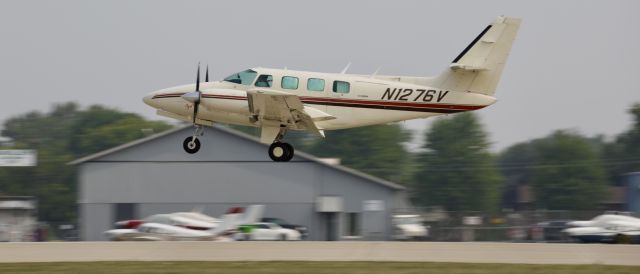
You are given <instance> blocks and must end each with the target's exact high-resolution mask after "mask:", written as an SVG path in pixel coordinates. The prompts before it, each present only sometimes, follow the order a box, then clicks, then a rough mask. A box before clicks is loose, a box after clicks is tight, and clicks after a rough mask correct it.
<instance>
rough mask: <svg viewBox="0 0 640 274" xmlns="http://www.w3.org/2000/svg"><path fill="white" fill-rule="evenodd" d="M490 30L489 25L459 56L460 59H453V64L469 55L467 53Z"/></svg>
mask: <svg viewBox="0 0 640 274" xmlns="http://www.w3.org/2000/svg"><path fill="white" fill-rule="evenodd" d="M490 28H491V25H488V26H487V27H486V28H484V30H483V31H482V32H481V33H480V34H479V35H478V36H477V37H476V39H473V41H472V42H471V44H469V45H468V46H467V47H466V48H465V49H464V50H463V51H462V52H461V53H460V54H458V57H456V59H453V62H451V63H455V62H458V60H460V58H462V56H464V55H465V54H467V51H469V50H470V49H471V48H472V47H473V46H474V45H475V44H476V43H477V42H478V40H480V38H482V36H483V35H484V34H485V33H487V31H489V29H490Z"/></svg>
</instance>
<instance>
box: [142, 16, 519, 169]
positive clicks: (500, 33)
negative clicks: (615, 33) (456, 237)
mask: <svg viewBox="0 0 640 274" xmlns="http://www.w3.org/2000/svg"><path fill="white" fill-rule="evenodd" d="M519 26H520V19H518V18H510V17H502V16H500V17H497V18H496V19H495V20H494V21H493V22H492V23H491V24H490V25H489V26H487V27H486V28H484V30H483V31H482V32H481V33H480V35H478V36H477V37H476V38H475V39H474V40H473V41H472V42H471V44H469V45H468V46H467V47H466V48H465V49H464V50H463V51H462V52H461V53H460V54H459V55H458V56H457V57H456V58H454V59H453V62H452V63H451V64H450V65H449V67H448V68H447V69H445V71H444V72H442V73H441V74H440V75H438V76H436V77H414V76H387V75H378V74H377V71H376V72H374V73H373V74H371V75H356V74H346V71H347V69H348V67H349V66H348V65H347V67H346V68H345V69H344V70H342V72H341V73H339V74H335V73H318V72H306V71H295V70H288V69H268V68H253V69H248V70H245V71H241V72H238V73H235V74H232V75H231V76H229V77H226V78H224V80H222V81H217V82H209V68H208V67H207V73H206V78H205V83H202V84H201V83H200V65H198V72H197V77H196V83H195V85H194V84H190V85H183V86H177V87H172V88H167V89H162V90H159V91H156V92H153V93H151V94H149V95H147V96H145V97H144V99H143V100H144V102H145V103H146V104H148V105H150V106H152V107H154V108H156V109H157V114H158V115H162V116H166V117H170V118H174V119H178V120H182V121H187V122H191V123H193V125H194V131H193V134H192V136H189V137H187V138H186V139H185V140H184V142H183V148H184V150H185V151H186V152H187V153H196V152H198V150H199V149H200V141H199V140H198V136H201V135H202V132H203V131H202V126H203V125H206V126H212V125H213V123H214V122H221V123H229V124H237V125H245V126H254V127H260V128H261V137H260V140H261V142H263V143H266V144H271V145H270V147H269V151H268V152H269V157H270V158H271V159H272V160H273V161H285V162H286V161H289V160H291V158H292V157H293V155H294V149H293V147H292V146H291V145H290V144H288V143H285V142H282V139H283V137H284V136H285V134H286V133H287V131H288V130H307V131H311V132H313V133H315V134H317V135H319V136H322V137H324V135H325V133H324V132H325V130H335V129H345V128H353V127H361V126H368V125H375V124H384V123H390V122H397V121H404V120H409V119H417V118H427V117H431V116H436V115H442V114H448V113H456V112H463V111H472V110H478V109H481V108H484V107H486V106H489V105H491V104H493V103H494V102H495V101H496V98H495V97H494V94H495V92H496V87H497V85H498V81H499V80H500V76H501V74H502V70H503V69H504V66H505V63H506V61H507V57H508V55H509V52H510V50H511V45H512V43H513V40H514V39H515V37H516V34H517V31H518V28H519Z"/></svg>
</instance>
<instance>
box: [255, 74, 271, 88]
mask: <svg viewBox="0 0 640 274" xmlns="http://www.w3.org/2000/svg"><path fill="white" fill-rule="evenodd" d="M271 83H273V76H271V75H267V74H262V75H260V76H258V80H256V83H255V86H256V87H261V88H270V87H271Z"/></svg>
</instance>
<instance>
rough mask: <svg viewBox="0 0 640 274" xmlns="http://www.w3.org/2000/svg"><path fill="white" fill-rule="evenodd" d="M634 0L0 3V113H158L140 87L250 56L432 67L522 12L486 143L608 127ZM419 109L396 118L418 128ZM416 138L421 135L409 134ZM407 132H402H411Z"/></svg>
mask: <svg viewBox="0 0 640 274" xmlns="http://www.w3.org/2000/svg"><path fill="white" fill-rule="evenodd" d="M638 11H640V1H611V0H609V1H557V0H556V1H492V0H485V1H457V0H454V1H403V0H395V1H237V0H236V1H60V0H59V1H29V0H27V1H12V0H3V1H1V2H0V90H1V93H0V94H2V98H1V99H0V122H4V121H5V120H6V119H8V118H10V117H14V116H16V115H20V114H24V113H26V112H29V111H33V110H40V111H45V112H46V111H49V110H50V109H51V106H52V105H53V104H54V103H62V102H68V101H75V102H78V103H80V104H81V105H83V106H88V105H92V104H102V105H106V106H111V107H115V108H117V109H119V110H122V111H128V112H135V113H139V114H141V115H143V116H144V117H147V118H152V119H161V118H160V117H158V116H156V115H155V112H154V110H153V109H152V108H150V107H148V106H147V105H145V104H144V103H143V102H142V97H143V96H144V95H145V94H147V93H149V92H151V91H154V90H158V89H161V88H165V87H170V86H175V85H180V84H187V83H193V82H194V81H195V71H196V65H197V63H198V62H199V61H200V62H202V63H203V64H209V65H210V67H211V71H212V79H221V78H224V77H225V76H227V75H229V74H232V73H234V72H237V71H240V70H243V69H246V68H250V67H257V66H260V67H273V68H283V67H288V68H289V69H299V70H311V71H320V72H339V71H340V70H342V68H343V67H344V66H345V65H346V64H347V63H349V62H351V63H352V65H351V68H350V70H349V72H350V73H365V74H368V73H372V72H374V71H375V70H376V69H377V68H378V67H381V69H380V72H379V74H389V75H414V76H433V75H436V74H438V73H439V72H440V71H442V70H444V69H446V68H447V67H448V65H449V63H450V62H451V60H452V59H453V58H454V57H455V56H456V55H457V54H458V53H459V52H460V51H462V50H463V49H464V47H466V45H467V44H469V42H470V41H471V40H473V38H475V36H476V35H477V34H478V33H479V32H480V31H482V29H483V28H484V27H485V26H486V25H487V24H489V23H490V22H491V21H492V20H493V19H494V18H495V17H496V16H498V15H507V16H514V17H520V18H522V19H523V23H522V26H521V28H520V31H519V34H518V37H517V38H516V42H515V44H514V46H513V49H512V52H511V55H510V58H509V60H508V63H507V66H506V68H505V71H504V73H503V75H502V80H501V82H500V84H499V85H498V90H497V94H496V96H497V97H498V102H497V103H496V104H494V105H493V106H490V107H488V108H485V109H483V110H480V111H478V112H477V113H478V114H479V116H480V118H481V121H482V123H483V124H484V126H485V129H486V130H487V132H488V133H489V136H490V140H491V142H492V149H493V150H494V151H499V150H501V149H504V148H506V147H508V146H509V145H512V144H515V143H518V142H523V141H527V140H529V139H532V138H540V137H544V136H546V135H548V134H550V133H551V132H553V131H554V130H558V129H571V130H575V131H578V132H580V133H582V134H585V135H587V136H595V135H599V134H604V135H605V136H607V137H609V138H612V137H613V136H615V135H616V134H618V133H620V132H623V131H624V130H626V129H628V128H629V127H630V125H631V122H632V120H631V116H630V115H628V114H627V110H628V109H629V108H630V106H631V105H632V104H633V103H634V102H640V88H638V79H639V78H640V77H639V76H640V65H639V64H640V31H639V28H640V16H638V14H637V13H638ZM432 121H433V118H431V119H420V120H412V121H407V122H403V124H404V125H405V126H406V127H407V128H409V129H412V130H414V131H416V133H418V134H422V133H421V132H422V131H423V130H425V129H427V128H428V127H429V125H430V123H431V122H432ZM417 136H421V135H417ZM420 139H421V137H420V138H417V139H416V141H415V142H414V144H418V143H419V142H420Z"/></svg>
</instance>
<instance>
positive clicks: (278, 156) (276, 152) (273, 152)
mask: <svg viewBox="0 0 640 274" xmlns="http://www.w3.org/2000/svg"><path fill="white" fill-rule="evenodd" d="M292 151H293V148H292V147H291V145H289V144H287V143H280V142H275V143H273V144H271V145H270V146H269V158H271V160H273V161H274V162H286V161H289V160H291V158H292V157H293V152H292Z"/></svg>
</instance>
